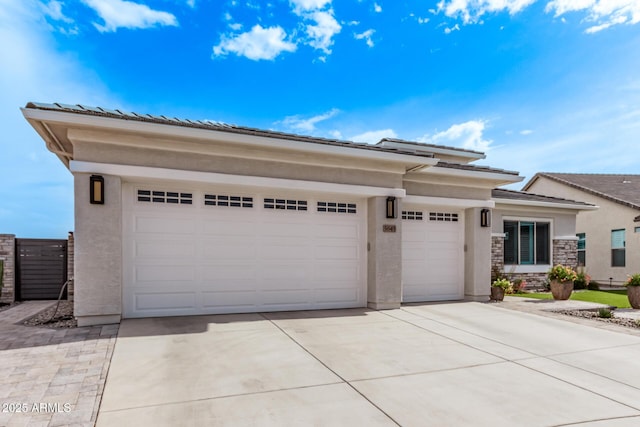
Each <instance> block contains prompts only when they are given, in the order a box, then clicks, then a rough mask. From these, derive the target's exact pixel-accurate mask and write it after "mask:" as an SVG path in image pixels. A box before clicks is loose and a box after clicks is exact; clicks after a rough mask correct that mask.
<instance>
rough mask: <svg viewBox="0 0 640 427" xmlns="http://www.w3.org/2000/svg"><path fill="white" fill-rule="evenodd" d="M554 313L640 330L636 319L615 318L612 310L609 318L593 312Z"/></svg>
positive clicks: (570, 311) (568, 311)
mask: <svg viewBox="0 0 640 427" xmlns="http://www.w3.org/2000/svg"><path fill="white" fill-rule="evenodd" d="M554 313H559V314H564V315H566V316H573V317H581V318H584V319H594V320H597V321H599V322H605V323H613V324H616V325H620V326H625V327H628V328H640V321H638V320H636V319H629V318H625V317H615V316H616V315H615V311H614V310H612V311H611V313H612V316H611V317H610V318H604V317H600V316H599V315H598V311H593V310H562V311H554Z"/></svg>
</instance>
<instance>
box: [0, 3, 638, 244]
mask: <svg viewBox="0 0 640 427" xmlns="http://www.w3.org/2000/svg"><path fill="white" fill-rule="evenodd" d="M639 24H640V0H608V1H602V0H538V1H537V0H441V1H427V0H393V1H391V0H376V1H370V0H271V1H256V0H249V1H240V0H237V1H236V0H130V1H125V0H0V55H1V63H0V64H1V66H0V125H1V128H2V131H1V132H0V147H1V151H0V182H1V185H0V233H12V234H16V235H18V237H53V238H56V237H64V236H66V233H67V231H70V230H72V229H73V182H72V177H71V174H70V173H69V172H68V171H67V170H66V169H65V168H64V166H63V165H62V164H61V163H60V162H59V161H58V159H57V158H56V157H55V156H54V155H53V154H51V153H49V152H48V151H47V150H46V148H45V145H44V142H43V141H42V140H41V139H40V138H39V136H38V135H37V134H36V133H35V131H34V130H33V129H32V128H31V127H30V126H29V125H28V123H27V122H26V121H25V120H24V118H23V117H22V115H21V114H20V111H19V108H20V107H22V106H24V105H25V104H26V103H27V102H28V101H39V102H61V103H68V104H87V105H92V106H102V107H106V108H114V109H115V108H120V109H124V110H128V111H135V112H140V113H151V114H164V115H171V116H176V117H180V118H189V119H209V120H215V121H223V122H228V123H233V124H238V125H244V126H251V127H257V128H263V129H274V130H280V131H287V132H293V133H299V134H305V135H314V136H321V137H334V138H341V139H347V140H355V141H363V142H376V141H378V140H379V139H380V138H382V137H397V138H402V139H407V140H414V141H425V142H430V143H436V144H444V145H451V146H457V147H464V148H470V149H475V150H480V151H484V152H486V154H487V159H486V160H483V161H481V162H478V164H485V165H490V166H494V167H500V168H505V169H510V170H518V171H520V172H521V174H522V175H523V176H525V177H526V178H527V179H528V178H530V177H531V176H532V175H533V174H535V173H536V172H538V171H547V172H583V173H638V172H639V169H638V167H637V166H638V163H639V162H638V161H639V160H640V154H639V153H640V151H639V150H638V149H637V148H636V147H637V146H638V142H639V141H640V25H639ZM516 188H519V186H516Z"/></svg>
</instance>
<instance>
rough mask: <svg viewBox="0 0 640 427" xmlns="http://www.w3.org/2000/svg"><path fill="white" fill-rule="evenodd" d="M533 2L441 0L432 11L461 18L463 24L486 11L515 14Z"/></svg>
mask: <svg viewBox="0 0 640 427" xmlns="http://www.w3.org/2000/svg"><path fill="white" fill-rule="evenodd" d="M535 2H536V0H441V1H440V2H439V3H438V9H437V10H436V11H434V12H435V13H440V12H444V14H445V15H446V16H448V17H450V18H456V19H462V22H463V23H464V24H475V23H477V22H479V21H480V18H481V17H482V16H483V15H485V14H486V13H499V12H504V11H507V12H509V14H510V15H515V14H516V13H518V12H520V11H522V10H523V9H525V8H526V7H528V6H530V5H531V4H533V3H535Z"/></svg>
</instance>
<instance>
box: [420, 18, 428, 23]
mask: <svg viewBox="0 0 640 427" xmlns="http://www.w3.org/2000/svg"><path fill="white" fill-rule="evenodd" d="M427 22H429V18H420V17H418V24H426V23H427Z"/></svg>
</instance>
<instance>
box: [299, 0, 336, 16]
mask: <svg viewBox="0 0 640 427" xmlns="http://www.w3.org/2000/svg"><path fill="white" fill-rule="evenodd" d="M331 1H332V0H290V1H289V3H290V4H291V5H292V6H293V9H294V12H295V13H297V14H301V13H302V12H308V11H312V10H319V9H323V8H324V7H325V6H326V5H328V4H331Z"/></svg>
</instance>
